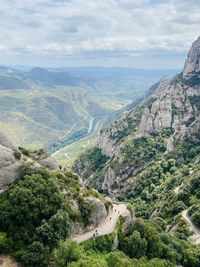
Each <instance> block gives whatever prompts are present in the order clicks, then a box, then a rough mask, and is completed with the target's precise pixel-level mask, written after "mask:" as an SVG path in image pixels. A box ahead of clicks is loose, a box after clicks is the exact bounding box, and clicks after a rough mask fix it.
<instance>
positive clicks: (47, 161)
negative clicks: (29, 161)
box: [36, 156, 60, 170]
mask: <svg viewBox="0 0 200 267" xmlns="http://www.w3.org/2000/svg"><path fill="white" fill-rule="evenodd" d="M36 162H38V163H39V164H40V165H42V166H43V167H45V168H48V169H49V170H60V164H59V163H58V161H57V160H56V159H55V158H53V157H51V156H47V157H44V158H41V159H38V160H36Z"/></svg>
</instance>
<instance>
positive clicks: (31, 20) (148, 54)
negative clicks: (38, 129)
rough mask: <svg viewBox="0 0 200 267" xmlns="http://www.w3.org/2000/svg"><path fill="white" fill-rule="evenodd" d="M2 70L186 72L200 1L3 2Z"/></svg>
mask: <svg viewBox="0 0 200 267" xmlns="http://www.w3.org/2000/svg"><path fill="white" fill-rule="evenodd" d="M0 25H1V30H0V65H27V66H44V67H63V66H106V67H110V66H115V67H116V66H120V67H134V68H144V69H178V68H182V66H183V64H184V61H185V59H186V56H187V52H188V49H189V48H190V46H191V44H192V42H193V41H194V40H195V39H196V38H197V37H198V36H199V35H200V0H9V1H8V0H1V1H0Z"/></svg>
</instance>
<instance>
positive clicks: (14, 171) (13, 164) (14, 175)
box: [0, 145, 21, 192]
mask: <svg viewBox="0 0 200 267" xmlns="http://www.w3.org/2000/svg"><path fill="white" fill-rule="evenodd" d="M20 166H21V164H20V162H19V160H17V159H16V158H15V156H14V151H13V150H11V149H9V148H7V147H5V146H2V145H0V192H3V191H5V190H6V188H7V186H8V185H10V184H11V183H13V182H14V181H15V180H16V179H18V178H19V177H20Z"/></svg>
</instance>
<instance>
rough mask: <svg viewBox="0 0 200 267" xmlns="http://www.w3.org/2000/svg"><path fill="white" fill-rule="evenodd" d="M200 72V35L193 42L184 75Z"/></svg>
mask: <svg viewBox="0 0 200 267" xmlns="http://www.w3.org/2000/svg"><path fill="white" fill-rule="evenodd" d="M194 72H200V37H199V38H198V39H197V40H196V41H195V42H194V43H193V45H192V47H191V49H190V51H189V54H188V58H187V60H186V62H185V67H184V70H183V77H187V76H188V75H190V74H192V73H194Z"/></svg>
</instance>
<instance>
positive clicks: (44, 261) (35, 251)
mask: <svg viewBox="0 0 200 267" xmlns="http://www.w3.org/2000/svg"><path fill="white" fill-rule="evenodd" d="M22 262H23V263H24V264H25V266H29V267H35V266H37V267H46V266H48V262H49V248H48V247H45V246H44V245H43V244H42V243H40V242H36V241H34V242H33V243H32V244H31V245H29V246H28V248H27V251H25V253H24V255H23V256H22Z"/></svg>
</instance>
